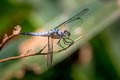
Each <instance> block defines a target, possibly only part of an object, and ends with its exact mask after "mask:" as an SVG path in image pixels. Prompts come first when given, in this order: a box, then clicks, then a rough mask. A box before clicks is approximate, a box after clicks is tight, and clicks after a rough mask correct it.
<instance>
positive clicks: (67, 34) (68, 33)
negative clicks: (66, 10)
mask: <svg viewBox="0 0 120 80" xmlns="http://www.w3.org/2000/svg"><path fill="white" fill-rule="evenodd" d="M64 36H65V37H66V38H69V37H70V32H69V31H67V30H64Z"/></svg>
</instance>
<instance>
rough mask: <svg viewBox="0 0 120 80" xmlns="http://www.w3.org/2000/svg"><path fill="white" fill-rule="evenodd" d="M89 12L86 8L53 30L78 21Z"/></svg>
mask: <svg viewBox="0 0 120 80" xmlns="http://www.w3.org/2000/svg"><path fill="white" fill-rule="evenodd" d="M88 11H89V9H88V8H86V9H83V10H82V11H80V12H79V13H77V14H76V15H74V16H73V17H71V18H69V19H68V20H66V21H65V22H63V23H61V24H60V25H58V26H57V27H55V28H54V29H56V28H58V27H60V26H62V25H65V24H68V23H70V22H72V21H75V20H78V19H81V16H83V15H84V14H86V13H87V12H88Z"/></svg>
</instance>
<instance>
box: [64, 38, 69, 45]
mask: <svg viewBox="0 0 120 80" xmlns="http://www.w3.org/2000/svg"><path fill="white" fill-rule="evenodd" d="M62 40H63V42H64V44H65V45H70V44H71V42H68V41H66V40H65V39H64V38H63V39H62Z"/></svg>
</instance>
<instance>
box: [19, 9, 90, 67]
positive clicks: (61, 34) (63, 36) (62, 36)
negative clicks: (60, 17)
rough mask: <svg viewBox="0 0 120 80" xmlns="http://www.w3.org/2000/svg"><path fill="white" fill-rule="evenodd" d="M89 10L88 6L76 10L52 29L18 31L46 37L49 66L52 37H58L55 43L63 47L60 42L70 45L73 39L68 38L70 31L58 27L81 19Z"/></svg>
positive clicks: (23, 33) (49, 64)
mask: <svg viewBox="0 0 120 80" xmlns="http://www.w3.org/2000/svg"><path fill="white" fill-rule="evenodd" d="M88 11H89V9H88V8H85V9H83V10H82V11H80V12H78V13H77V14H76V15H74V16H73V17H71V18H69V19H67V20H66V21H64V22H63V23H61V24H59V25H58V26H56V27H55V28H53V29H52V30H50V31H48V32H40V33H34V32H20V34H21V35H30V36H42V37H48V44H47V45H48V53H51V54H48V55H47V65H48V66H51V65H52V61H53V39H58V42H57V45H58V46H60V47H62V48H64V47H63V45H62V44H61V43H60V42H61V41H63V43H64V44H65V45H70V44H71V43H72V42H73V40H72V39H70V35H71V33H70V32H69V31H68V30H64V31H61V30H60V29H59V27H61V26H64V25H66V24H68V23H70V22H72V21H76V20H79V19H81V17H82V16H83V15H85V14H86V13H87V12H88Z"/></svg>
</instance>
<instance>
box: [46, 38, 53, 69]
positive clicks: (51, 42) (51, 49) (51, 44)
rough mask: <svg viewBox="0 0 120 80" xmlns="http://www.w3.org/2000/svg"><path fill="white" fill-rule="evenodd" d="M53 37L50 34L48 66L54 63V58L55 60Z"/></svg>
mask: <svg viewBox="0 0 120 80" xmlns="http://www.w3.org/2000/svg"><path fill="white" fill-rule="evenodd" d="M52 52H53V39H52V38H51V37H49V36H48V53H51V54H48V55H47V66H48V67H50V66H51V65H52V60H53V53H52Z"/></svg>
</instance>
